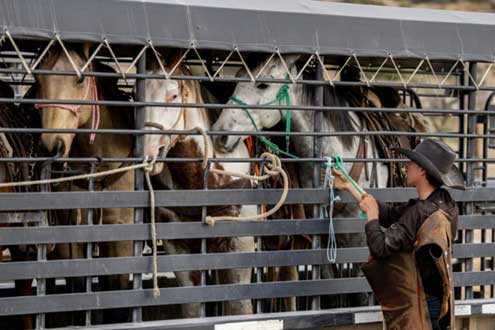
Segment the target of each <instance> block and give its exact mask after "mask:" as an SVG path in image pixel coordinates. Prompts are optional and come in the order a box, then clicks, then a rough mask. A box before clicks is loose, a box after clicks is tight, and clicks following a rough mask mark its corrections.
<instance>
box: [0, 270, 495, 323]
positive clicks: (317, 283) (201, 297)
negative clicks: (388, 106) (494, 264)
mask: <svg viewBox="0 0 495 330" xmlns="http://www.w3.org/2000/svg"><path fill="white" fill-rule="evenodd" d="M494 281H495V272H493V271H491V272H465V273H456V274H454V285H455V286H462V285H464V286H466V285H483V284H492V283H493V282H494ZM160 291H161V295H160V297H158V298H157V299H152V298H151V296H152V294H151V289H145V290H140V291H137V290H120V291H103V292H93V293H75V294H60V295H50V296H34V297H28V296H24V297H9V298H1V299H0V316H4V315H21V314H30V313H37V312H38V313H52V312H66V311H78V310H87V309H107V308H123V307H135V306H157V305H171V304H184V303H200V302H203V301H230V300H240V299H247V298H251V299H253V298H254V299H266V298H273V297H292V296H296V297H301V296H315V295H324V294H343V293H358V292H370V288H369V286H368V283H367V281H366V279H364V278H346V279H332V280H314V281H294V282H276V283H253V284H241V285H211V286H207V287H205V288H201V287H181V288H166V289H161V290H160Z"/></svg>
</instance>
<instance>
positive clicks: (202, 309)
mask: <svg viewBox="0 0 495 330" xmlns="http://www.w3.org/2000/svg"><path fill="white" fill-rule="evenodd" d="M210 165H211V164H210V162H206V168H205V171H204V174H203V191H208V174H209V172H210ZM207 215H208V208H207V207H206V206H202V207H201V224H202V225H203V226H204V225H205V224H206V216H207ZM207 254H208V246H207V242H206V239H205V238H201V256H202V257H206V256H207ZM208 269H210V268H208V267H205V268H202V269H201V273H200V274H201V279H200V286H201V287H206V275H207V272H208V271H207V270H208ZM200 317H202V318H204V317H206V304H205V303H203V302H202V303H201V305H200Z"/></svg>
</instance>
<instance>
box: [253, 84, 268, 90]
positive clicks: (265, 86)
mask: <svg viewBox="0 0 495 330" xmlns="http://www.w3.org/2000/svg"><path fill="white" fill-rule="evenodd" d="M256 88H258V89H267V88H268V84H265V83H261V84H258V86H256Z"/></svg>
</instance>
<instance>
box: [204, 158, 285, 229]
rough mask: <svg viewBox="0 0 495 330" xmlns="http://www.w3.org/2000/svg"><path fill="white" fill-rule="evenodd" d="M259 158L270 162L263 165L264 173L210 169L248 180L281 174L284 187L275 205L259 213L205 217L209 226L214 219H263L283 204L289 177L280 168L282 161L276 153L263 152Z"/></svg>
mask: <svg viewBox="0 0 495 330" xmlns="http://www.w3.org/2000/svg"><path fill="white" fill-rule="evenodd" d="M261 158H264V159H267V160H270V163H268V164H266V165H265V166H264V171H265V173H266V174H265V175H260V176H258V175H249V174H243V173H235V172H229V171H224V170H219V169H215V168H213V169H211V170H210V171H211V172H213V173H217V174H221V175H229V176H234V177H238V178H243V179H248V180H256V181H265V180H268V179H269V178H271V177H276V176H282V179H283V181H284V188H283V192H282V195H281V196H280V199H279V201H278V202H277V204H275V206H274V207H273V208H272V209H270V210H269V211H266V212H263V213H261V214H257V215H248V216H235V217H234V216H218V217H210V216H207V217H206V223H207V224H208V225H210V226H213V225H215V222H216V221H236V220H239V221H247V220H260V219H263V218H264V217H269V216H271V215H273V214H274V213H275V212H277V211H278V210H279V209H280V208H281V207H282V206H283V204H284V202H285V200H286V198H287V195H288V193H289V178H288V176H287V173H286V172H285V171H284V169H283V168H282V162H281V161H280V158H278V157H277V156H276V155H273V154H271V153H268V152H265V153H263V154H261Z"/></svg>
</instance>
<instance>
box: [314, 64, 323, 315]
mask: <svg viewBox="0 0 495 330" xmlns="http://www.w3.org/2000/svg"><path fill="white" fill-rule="evenodd" d="M323 63H325V62H324V58H323ZM315 80H323V68H322V66H321V65H317V66H316V73H315ZM314 105H315V106H323V86H322V85H318V86H317V87H315V94H314ZM322 116H323V113H322V112H321V111H315V112H314V131H315V132H320V131H321V121H322ZM320 153H321V137H313V157H315V158H319V157H320V156H321V155H320ZM320 176H321V164H319V163H315V164H314V167H313V187H315V188H317V187H319V186H320ZM319 216H320V205H313V218H319ZM312 241H313V243H312V248H313V249H314V250H316V249H319V248H320V246H321V236H320V235H313V237H312ZM311 274H312V279H313V280H319V279H320V277H321V274H320V265H312V272H311ZM320 298H321V297H320V296H315V297H313V299H312V300H311V309H312V310H319V309H320V307H321V299H320Z"/></svg>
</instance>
